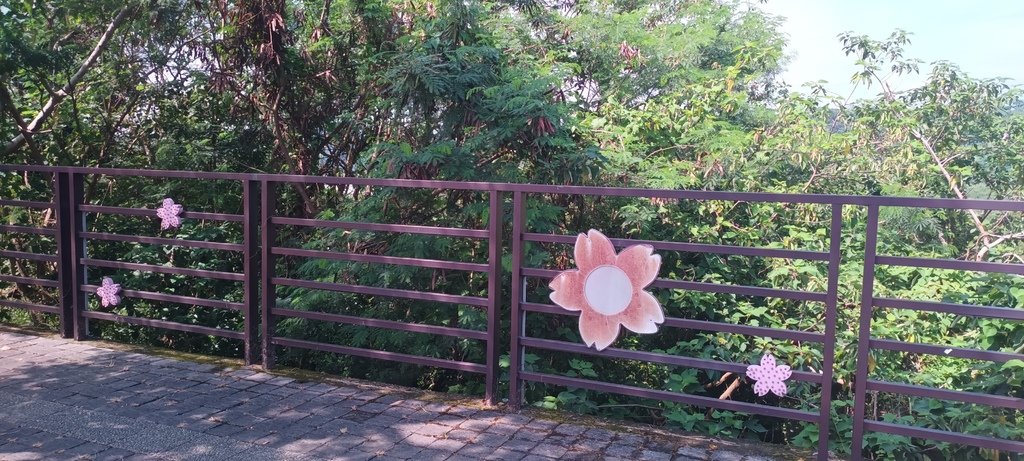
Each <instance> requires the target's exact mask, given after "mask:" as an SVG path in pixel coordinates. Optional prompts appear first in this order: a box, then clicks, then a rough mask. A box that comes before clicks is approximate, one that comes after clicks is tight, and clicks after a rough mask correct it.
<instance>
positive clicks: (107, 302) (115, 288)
mask: <svg viewBox="0 0 1024 461" xmlns="http://www.w3.org/2000/svg"><path fill="white" fill-rule="evenodd" d="M120 291H121V284H119V283H114V280H113V279H111V278H110V277H103V284H102V285H101V286H99V287H98V288H96V294H97V295H98V296H99V297H100V304H102V305H103V307H110V306H116V305H118V304H121V296H119V295H118V293H119V292H120Z"/></svg>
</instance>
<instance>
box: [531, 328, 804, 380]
mask: <svg viewBox="0 0 1024 461" xmlns="http://www.w3.org/2000/svg"><path fill="white" fill-rule="evenodd" d="M519 344H520V345H522V346H525V347H533V348H536V349H544V350H549V351H558V352H571V353H575V354H582V355H592V356H595V357H608V358H616V359H626V360H639V361H643V362H648V363H659V364H662V365H673V366H679V367H688V368H700V369H706V370H718V371H727V372H732V373H737V374H744V373H746V372H747V365H745V364H742V363H731V362H720V361H717V360H708V359H700V358H696V357H682V356H678V355H670V354H661V353H657V352H646V351H632V350H629V349H619V348H614V347H609V348H606V349H604V350H600V351H598V350H596V349H593V348H590V347H587V346H586V345H583V344H576V343H568V342H565V341H555V340H551V339H541V338H530V337H520V338H519ZM821 378H822V375H821V374H820V373H808V372H806V371H798V370H793V379H795V380H797V381H806V382H811V383H821Z"/></svg>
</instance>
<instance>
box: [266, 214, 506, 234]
mask: <svg viewBox="0 0 1024 461" xmlns="http://www.w3.org/2000/svg"><path fill="white" fill-rule="evenodd" d="M270 222H271V223H273V224H279V225H284V226H304V227H322V228H329V229H353V230H363V231H374V232H401V233H404V234H420V235H434V236H438V237H467V238H477V239H485V238H487V231H486V230H481V229H463V228H460V227H436V226H417V225H411V224H380V223H366V222H355V221H327V220H323V219H302V218H272V219H271V220H270Z"/></svg>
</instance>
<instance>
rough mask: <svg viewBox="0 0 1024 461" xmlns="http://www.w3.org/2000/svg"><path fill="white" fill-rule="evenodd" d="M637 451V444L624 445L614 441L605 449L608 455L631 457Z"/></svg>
mask: <svg viewBox="0 0 1024 461" xmlns="http://www.w3.org/2000/svg"><path fill="white" fill-rule="evenodd" d="M636 451H637V450H636V445H623V444H620V443H613V444H611V445H609V446H608V447H606V448H605V449H604V453H605V454H606V455H608V456H618V457H622V458H631V459H632V458H633V454H634V453H635V452H636Z"/></svg>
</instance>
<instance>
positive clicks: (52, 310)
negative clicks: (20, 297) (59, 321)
mask: <svg viewBox="0 0 1024 461" xmlns="http://www.w3.org/2000/svg"><path fill="white" fill-rule="evenodd" d="M0 307H13V308H15V309H25V310H28V311H34V312H44V313H47V314H57V315H60V308H59V307H56V306H47V305H45V304H36V303H26V302H22V301H9V300H6V299H0Z"/></svg>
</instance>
